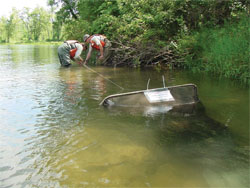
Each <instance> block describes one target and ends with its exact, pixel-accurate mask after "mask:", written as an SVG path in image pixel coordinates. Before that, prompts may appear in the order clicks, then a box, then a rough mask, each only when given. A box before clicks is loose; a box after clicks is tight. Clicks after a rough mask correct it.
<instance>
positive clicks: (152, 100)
mask: <svg viewBox="0 0 250 188" xmlns="http://www.w3.org/2000/svg"><path fill="white" fill-rule="evenodd" d="M197 102H199V98H198V95H197V87H196V86H195V85H194V84H185V85H178V86H171V87H165V88H157V89H149V90H142V91H134V92H128V93H121V94H116V95H110V96H108V97H106V98H105V99H104V100H103V101H102V102H101V103H100V104H101V105H104V106H124V107H145V106H159V105H161V106H180V105H187V104H194V103H197Z"/></svg>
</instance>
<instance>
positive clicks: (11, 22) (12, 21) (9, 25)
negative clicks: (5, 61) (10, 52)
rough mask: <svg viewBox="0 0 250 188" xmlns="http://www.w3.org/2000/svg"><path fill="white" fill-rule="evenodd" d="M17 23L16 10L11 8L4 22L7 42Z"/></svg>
mask: <svg viewBox="0 0 250 188" xmlns="http://www.w3.org/2000/svg"><path fill="white" fill-rule="evenodd" d="M17 23H18V11H17V10H16V9H12V13H11V15H10V17H9V18H8V19H7V20H6V23H5V30H6V37H7V42H9V41H10V38H11V37H12V36H13V34H14V33H15V29H16V26H17Z"/></svg>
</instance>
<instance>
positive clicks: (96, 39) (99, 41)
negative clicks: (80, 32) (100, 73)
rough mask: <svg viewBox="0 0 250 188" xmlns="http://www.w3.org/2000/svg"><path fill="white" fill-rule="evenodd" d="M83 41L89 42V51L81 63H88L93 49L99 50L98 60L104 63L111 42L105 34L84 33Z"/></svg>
mask: <svg viewBox="0 0 250 188" xmlns="http://www.w3.org/2000/svg"><path fill="white" fill-rule="evenodd" d="M83 41H84V42H85V43H86V45H88V44H89V51H88V54H87V57H86V59H85V61H84V63H83V64H84V65H85V64H87V63H88V60H89V59H90V57H91V53H92V50H93V49H95V50H97V51H99V53H98V54H97V59H98V60H101V61H102V62H103V63H104V62H105V61H106V60H107V59H108V57H109V54H110V53H109V52H110V50H109V49H110V47H111V42H110V41H109V40H108V39H107V38H106V36H104V35H99V34H95V35H92V36H90V35H89V34H86V35H84V37H83ZM98 56H99V57H98Z"/></svg>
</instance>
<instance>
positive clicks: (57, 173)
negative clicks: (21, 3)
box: [0, 45, 249, 188]
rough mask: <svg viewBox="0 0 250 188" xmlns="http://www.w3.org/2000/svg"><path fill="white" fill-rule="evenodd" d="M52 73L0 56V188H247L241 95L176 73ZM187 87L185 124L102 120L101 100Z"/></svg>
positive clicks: (24, 52) (232, 86)
mask: <svg viewBox="0 0 250 188" xmlns="http://www.w3.org/2000/svg"><path fill="white" fill-rule="evenodd" d="M91 68H92V69H94V70H95V71H97V72H99V73H101V74H102V75H104V76H105V77H107V78H109V79H110V80H112V81H114V82H115V83H117V84H119V85H120V86H122V87H124V88H125V90H124V91H121V90H120V89H119V88H118V87H117V86H115V85H114V84H112V83H110V82H108V81H106V80H105V79H103V78H102V77H100V76H99V75H97V74H95V73H93V72H90V71H89V70H87V69H86V68H83V67H79V66H78V65H77V64H73V66H71V67H69V68H62V67H60V64H59V60H58V57H57V46H52V45H51V46H47V45H1V46H0V75H1V77H0V187H1V188H2V187H249V116H248V115H249V90H248V88H245V87H244V86H241V85H240V84H238V83H237V82H233V81H230V80H226V79H223V78H218V77H214V76H211V75H210V76H208V75H204V74H195V73H191V72H186V71H156V70H139V69H128V68H116V69H114V68H108V67H101V66H92V67H91ZM162 75H164V76H165V80H166V84H167V85H168V86H172V85H179V84H186V83H194V84H196V85H197V87H198V94H199V98H200V100H201V104H200V108H199V109H198V110H197V111H196V113H195V114H194V115H189V114H181V113H179V114H178V113H172V114H171V113H155V112H147V113H145V112H141V111H135V110H132V109H131V110H130V109H126V110H124V111H123V110H110V109H108V108H105V107H103V106H99V103H100V102H101V101H102V99H103V98H105V97H106V96H108V95H111V94H116V93H120V92H129V91H136V90H143V89H146V86H147V81H148V79H149V78H150V79H151V82H150V88H158V87H162Z"/></svg>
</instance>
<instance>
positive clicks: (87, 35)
mask: <svg viewBox="0 0 250 188" xmlns="http://www.w3.org/2000/svg"><path fill="white" fill-rule="evenodd" d="M89 37H90V35H89V34H85V35H84V36H83V42H86V40H87V39H88V38H89Z"/></svg>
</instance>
